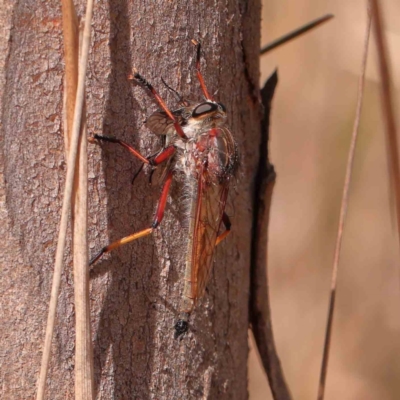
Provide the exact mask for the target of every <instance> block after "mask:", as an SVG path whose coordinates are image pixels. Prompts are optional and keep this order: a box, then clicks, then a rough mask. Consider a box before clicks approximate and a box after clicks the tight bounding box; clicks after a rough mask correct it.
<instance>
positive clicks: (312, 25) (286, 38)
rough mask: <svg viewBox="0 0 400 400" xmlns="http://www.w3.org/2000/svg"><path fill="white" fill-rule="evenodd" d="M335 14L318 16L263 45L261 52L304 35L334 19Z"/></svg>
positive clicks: (266, 51) (263, 52)
mask: <svg viewBox="0 0 400 400" xmlns="http://www.w3.org/2000/svg"><path fill="white" fill-rule="evenodd" d="M333 17H334V16H333V15H332V14H326V15H324V16H323V17H320V18H317V19H315V20H314V21H311V22H310V23H308V24H307V25H304V26H302V27H301V28H298V29H296V30H294V31H292V32H290V33H288V34H286V35H285V36H282V37H280V38H279V39H276V40H274V41H273V42H271V43H269V44H267V45H266V46H264V47H261V50H260V54H261V55H262V54H265V53H268V52H269V51H271V50H273V49H275V48H276V47H278V46H281V45H282V44H285V43H287V42H289V41H291V40H292V39H295V38H296V37H298V36H301V35H303V34H304V33H306V32H308V31H309V30H311V29H314V28H316V27H317V26H319V25H321V24H323V23H324V22H327V21H329V20H330V19H332V18H333Z"/></svg>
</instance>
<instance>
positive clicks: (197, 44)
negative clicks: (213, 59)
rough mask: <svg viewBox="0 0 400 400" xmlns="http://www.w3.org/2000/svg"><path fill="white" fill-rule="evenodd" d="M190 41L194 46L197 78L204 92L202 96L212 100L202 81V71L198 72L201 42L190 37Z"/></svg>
mask: <svg viewBox="0 0 400 400" xmlns="http://www.w3.org/2000/svg"><path fill="white" fill-rule="evenodd" d="M192 43H193V44H194V45H195V46H196V51H197V55H196V73H197V79H198V80H199V82H200V86H201V90H202V91H203V93H204V96H205V97H206V99H207V100H212V97H211V96H210V95H209V93H208V90H207V87H206V84H205V82H204V78H203V75H202V73H201V72H200V50H201V44H200V43H199V42H198V41H197V40H194V39H192Z"/></svg>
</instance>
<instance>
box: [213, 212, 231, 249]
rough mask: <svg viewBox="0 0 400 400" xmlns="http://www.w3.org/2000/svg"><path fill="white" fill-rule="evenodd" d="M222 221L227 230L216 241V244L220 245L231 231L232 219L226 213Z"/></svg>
mask: <svg viewBox="0 0 400 400" xmlns="http://www.w3.org/2000/svg"><path fill="white" fill-rule="evenodd" d="M222 222H223V223H224V225H225V231H224V232H222V233H221V234H220V235H219V236H218V237H217V240H216V241H215V245H216V246H218V245H219V244H220V243H221V242H222V241H223V240H224V239H225V238H226V237H227V236H228V235H229V233H230V232H231V226H232V224H231V220H230V219H229V217H228V215H227V214H226V213H225V211H224V213H223V214H222Z"/></svg>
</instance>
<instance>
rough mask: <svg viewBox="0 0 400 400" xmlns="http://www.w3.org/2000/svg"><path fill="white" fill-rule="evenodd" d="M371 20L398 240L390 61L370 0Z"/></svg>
mask: <svg viewBox="0 0 400 400" xmlns="http://www.w3.org/2000/svg"><path fill="white" fill-rule="evenodd" d="M371 7H372V18H373V28H374V33H375V40H376V47H377V49H378V62H379V69H380V74H381V82H382V112H383V115H384V120H385V125H386V137H387V144H388V145H387V146H386V148H387V152H388V159H389V170H390V183H391V186H392V190H394V194H395V203H396V217H397V230H398V235H397V237H398V239H399V240H400V167H399V165H400V163H399V150H398V149H399V148H398V138H397V124H396V117H395V114H394V109H395V104H394V98H393V94H392V81H393V80H392V78H391V71H390V59H389V54H388V50H387V43H386V38H385V35H384V33H383V25H384V24H383V17H382V12H381V11H380V6H379V1H378V0H372V2H371Z"/></svg>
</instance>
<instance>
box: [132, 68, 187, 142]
mask: <svg viewBox="0 0 400 400" xmlns="http://www.w3.org/2000/svg"><path fill="white" fill-rule="evenodd" d="M131 79H135V80H136V81H137V82H139V83H140V84H142V85H143V86H144V87H146V88H147V89H149V90H150V92H151V94H152V95H153V96H154V98H155V99H156V101H157V103H158V104H159V105H160V107H161V108H162V109H163V110H164V111H165V113H166V114H167V115H168V117H169V119H170V120H171V121H172V122H173V123H174V128H175V130H176V133H177V134H178V135H179V136H180V137H181V138H183V139H187V136H186V135H185V133H184V132H183V129H182V127H181V126H180V125H179V123H178V121H177V120H176V118H175V117H174V115H173V114H172V112H171V110H170V109H169V108H168V106H167V105H166V104H165V102H164V100H163V99H162V98H161V96H160V95H159V94H158V93H157V91H156V89H154V87H153V85H152V84H151V83H150V82H148V81H147V80H146V79H145V78H143V76H142V75H140V74H139V72H137V71H136V70H134V71H133V75H132V76H131Z"/></svg>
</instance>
